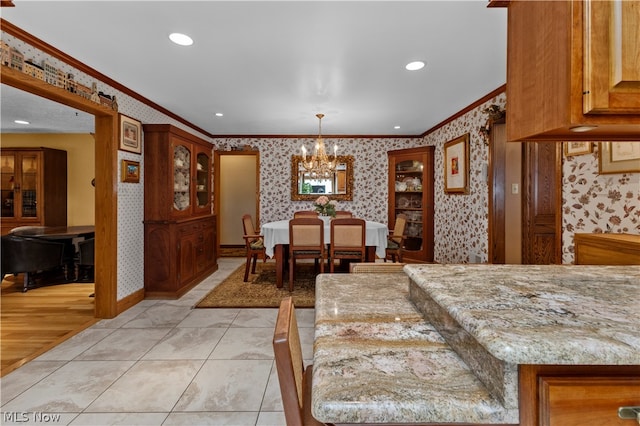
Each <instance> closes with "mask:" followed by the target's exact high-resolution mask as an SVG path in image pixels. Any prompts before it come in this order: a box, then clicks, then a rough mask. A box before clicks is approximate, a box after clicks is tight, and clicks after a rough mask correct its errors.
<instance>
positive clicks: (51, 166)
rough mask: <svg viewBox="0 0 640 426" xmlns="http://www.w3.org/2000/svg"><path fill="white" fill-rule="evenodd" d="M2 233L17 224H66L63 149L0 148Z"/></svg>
mask: <svg viewBox="0 0 640 426" xmlns="http://www.w3.org/2000/svg"><path fill="white" fill-rule="evenodd" d="M0 154H1V156H0V172H1V183H0V185H1V192H2V194H1V200H0V201H1V202H2V206H1V212H2V235H5V234H7V233H8V232H9V231H10V230H11V229H13V228H16V227H18V226H66V225H67V151H62V150H59V149H52V148H3V149H2V150H0Z"/></svg>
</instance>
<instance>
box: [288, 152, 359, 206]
mask: <svg viewBox="0 0 640 426" xmlns="http://www.w3.org/2000/svg"><path fill="white" fill-rule="evenodd" d="M337 161H338V163H345V164H346V165H347V176H346V185H347V192H346V193H344V194H325V195H327V196H328V197H329V198H331V199H332V200H339V201H352V200H353V155H338V159H337ZM301 162H302V156H301V155H292V156H291V200H292V201H314V200H315V199H316V198H318V195H321V194H298V176H299V174H298V172H299V171H300V163H301Z"/></svg>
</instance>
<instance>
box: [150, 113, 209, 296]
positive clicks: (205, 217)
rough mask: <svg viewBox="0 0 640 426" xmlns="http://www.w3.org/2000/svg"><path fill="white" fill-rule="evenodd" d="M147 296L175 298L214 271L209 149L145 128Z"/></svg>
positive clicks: (168, 131) (165, 128) (184, 135)
mask: <svg viewBox="0 0 640 426" xmlns="http://www.w3.org/2000/svg"><path fill="white" fill-rule="evenodd" d="M143 128H144V141H145V142H144V183H145V191H144V192H145V203H144V227H145V254H144V256H145V275H144V281H145V297H148V298H177V297H180V296H181V295H182V294H184V293H185V292H186V291H188V290H189V289H190V288H192V287H193V286H194V285H196V284H197V283H199V282H200V281H202V279H204V278H205V277H207V276H208V275H210V274H211V273H212V272H214V271H215V270H217V269H218V265H217V256H216V245H217V244H216V217H215V215H213V214H212V205H211V199H212V193H211V183H212V178H211V176H212V174H211V172H212V162H211V159H212V153H213V151H212V145H211V144H209V143H207V142H205V141H203V140H201V139H200V138H198V137H196V136H194V135H192V134H190V133H188V132H185V131H183V130H181V129H178V128H176V127H174V126H171V125H168V124H150V125H144V126H143Z"/></svg>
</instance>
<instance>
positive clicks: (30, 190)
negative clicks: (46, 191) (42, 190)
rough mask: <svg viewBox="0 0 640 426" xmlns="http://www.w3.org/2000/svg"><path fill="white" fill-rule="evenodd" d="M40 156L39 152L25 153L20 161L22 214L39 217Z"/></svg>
mask: <svg viewBox="0 0 640 426" xmlns="http://www.w3.org/2000/svg"><path fill="white" fill-rule="evenodd" d="M38 160H39V156H38V154H37V153H23V154H22V161H21V162H20V165H21V167H20V170H21V174H20V182H21V186H20V188H19V190H20V192H21V195H22V206H21V216H22V217H23V218H25V217H38V211H37V203H38V195H39V194H38V170H40V165H39V164H38Z"/></svg>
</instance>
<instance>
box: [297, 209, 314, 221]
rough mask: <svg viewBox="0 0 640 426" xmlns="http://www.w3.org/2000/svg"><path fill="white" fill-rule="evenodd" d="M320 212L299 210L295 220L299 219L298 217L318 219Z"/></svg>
mask: <svg viewBox="0 0 640 426" xmlns="http://www.w3.org/2000/svg"><path fill="white" fill-rule="evenodd" d="M318 214H319V213H318V212H316V211H313V210H298V211H297V212H294V213H293V218H294V219H295V218H297V217H318Z"/></svg>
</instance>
